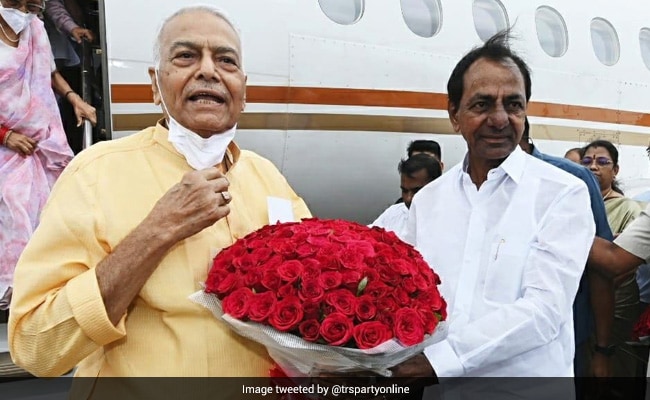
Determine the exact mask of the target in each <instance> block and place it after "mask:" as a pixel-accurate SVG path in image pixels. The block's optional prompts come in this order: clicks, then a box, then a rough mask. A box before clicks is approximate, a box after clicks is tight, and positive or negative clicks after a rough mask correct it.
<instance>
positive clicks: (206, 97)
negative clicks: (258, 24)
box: [149, 11, 246, 137]
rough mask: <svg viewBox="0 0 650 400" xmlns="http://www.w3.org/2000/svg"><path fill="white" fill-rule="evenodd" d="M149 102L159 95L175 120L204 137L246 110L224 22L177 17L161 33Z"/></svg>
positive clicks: (235, 45) (206, 16) (195, 15)
mask: <svg viewBox="0 0 650 400" xmlns="http://www.w3.org/2000/svg"><path fill="white" fill-rule="evenodd" d="M149 73H150V75H151V80H152V86H153V90H154V101H155V102H156V104H160V103H161V95H162V96H163V99H164V104H165V106H166V107H168V109H169V110H168V111H169V113H170V114H171V116H172V117H174V119H175V120H176V121H178V122H179V123H180V124H181V125H183V126H185V127H186V128H188V129H190V130H192V131H194V132H196V133H198V134H199V135H201V136H203V137H209V136H211V135H213V134H215V133H221V132H224V131H226V130H228V129H230V128H232V127H233V126H234V125H235V124H236V123H237V121H238V120H239V116H240V114H241V112H242V111H243V109H244V106H245V95H246V75H244V72H243V70H242V59H241V44H240V42H239V40H238V38H237V34H236V33H235V31H234V30H233V29H232V27H231V26H230V25H228V23H227V22H226V21H224V20H223V19H221V18H219V17H217V16H215V15H213V14H211V13H209V12H205V11H198V12H190V13H186V14H182V15H180V16H178V17H176V18H174V19H173V20H171V21H170V22H169V23H168V24H167V26H166V27H165V30H164V32H163V34H162V41H161V60H160V71H159V73H160V76H159V80H158V82H159V83H160V86H161V88H158V84H157V82H156V79H155V75H154V71H153V69H150V71H149Z"/></svg>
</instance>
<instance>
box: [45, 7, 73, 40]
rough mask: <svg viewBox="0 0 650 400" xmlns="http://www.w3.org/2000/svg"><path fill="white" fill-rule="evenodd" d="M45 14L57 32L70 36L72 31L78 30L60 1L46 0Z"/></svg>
mask: <svg viewBox="0 0 650 400" xmlns="http://www.w3.org/2000/svg"><path fill="white" fill-rule="evenodd" d="M45 14H46V15H47V17H48V18H49V19H50V21H52V23H54V26H55V27H56V29H58V30H59V32H64V33H66V34H67V35H70V36H72V30H73V29H75V28H80V26H79V25H77V23H76V22H75V21H74V19H73V18H72V16H71V15H70V13H69V12H68V10H67V9H66V8H65V4H63V1H62V0H48V1H46V2H45Z"/></svg>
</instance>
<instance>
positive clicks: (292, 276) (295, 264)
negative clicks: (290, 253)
mask: <svg viewBox="0 0 650 400" xmlns="http://www.w3.org/2000/svg"><path fill="white" fill-rule="evenodd" d="M302 271H303V266H302V264H301V263H300V261H298V260H290V261H285V262H284V263H282V264H280V266H279V267H278V275H280V278H281V279H282V280H283V281H285V282H289V283H293V282H295V281H296V280H297V279H298V278H300V276H301V274H302Z"/></svg>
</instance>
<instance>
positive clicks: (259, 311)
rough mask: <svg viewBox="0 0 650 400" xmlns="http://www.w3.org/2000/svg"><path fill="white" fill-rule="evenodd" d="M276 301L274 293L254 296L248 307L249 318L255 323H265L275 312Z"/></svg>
mask: <svg viewBox="0 0 650 400" xmlns="http://www.w3.org/2000/svg"><path fill="white" fill-rule="evenodd" d="M275 303H276V299H275V295H274V294H273V293H272V292H264V293H258V294H255V295H253V297H252V298H251V299H250V305H249V306H248V318H250V320H251V321H255V322H264V321H266V319H267V318H268V317H269V315H271V313H272V312H273V308H274V307H275Z"/></svg>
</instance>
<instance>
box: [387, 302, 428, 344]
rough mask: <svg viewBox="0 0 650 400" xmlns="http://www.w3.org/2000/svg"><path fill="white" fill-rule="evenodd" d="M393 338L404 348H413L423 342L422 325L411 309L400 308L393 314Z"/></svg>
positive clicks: (416, 313)
mask: <svg viewBox="0 0 650 400" xmlns="http://www.w3.org/2000/svg"><path fill="white" fill-rule="evenodd" d="M394 329H395V337H396V338H397V339H398V340H399V341H400V342H402V344H403V345H404V346H413V345H416V344H418V343H421V342H422V341H423V340H424V323H423V322H422V318H420V315H419V314H418V312H417V311H416V310H414V309H412V308H400V309H399V310H397V313H396V314H395V326H394Z"/></svg>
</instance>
